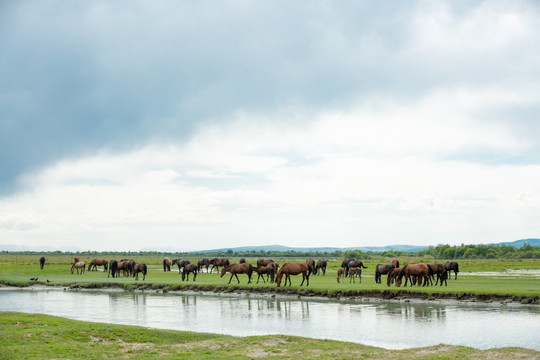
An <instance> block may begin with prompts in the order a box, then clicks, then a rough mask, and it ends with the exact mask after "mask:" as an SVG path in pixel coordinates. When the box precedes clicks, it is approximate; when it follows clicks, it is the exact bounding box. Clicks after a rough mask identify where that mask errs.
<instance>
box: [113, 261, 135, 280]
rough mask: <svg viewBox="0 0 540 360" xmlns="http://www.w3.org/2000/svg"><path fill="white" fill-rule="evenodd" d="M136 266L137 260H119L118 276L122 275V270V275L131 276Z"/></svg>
mask: <svg viewBox="0 0 540 360" xmlns="http://www.w3.org/2000/svg"><path fill="white" fill-rule="evenodd" d="M134 268H135V260H128V259H123V260H120V261H119V262H118V270H117V273H116V277H118V276H119V275H120V271H122V276H124V277H125V276H128V277H129V276H131V273H132V272H133V269H134Z"/></svg>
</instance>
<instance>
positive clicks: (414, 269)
mask: <svg viewBox="0 0 540 360" xmlns="http://www.w3.org/2000/svg"><path fill="white" fill-rule="evenodd" d="M432 272H433V270H431V269H430V266H429V265H428V264H414V265H405V266H404V267H402V268H401V270H400V271H399V274H398V276H397V280H396V286H397V287H399V286H401V281H402V279H403V277H404V276H405V285H404V286H407V283H408V282H409V281H410V282H411V286H412V285H413V279H412V278H413V277H416V278H417V279H418V286H420V285H421V284H422V279H424V285H423V286H427V285H429V274H430V273H432Z"/></svg>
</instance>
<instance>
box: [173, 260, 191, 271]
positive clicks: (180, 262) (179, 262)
mask: <svg viewBox="0 0 540 360" xmlns="http://www.w3.org/2000/svg"><path fill="white" fill-rule="evenodd" d="M187 264H189V260H182V259H174V260H173V261H172V265H177V266H178V275H180V274H181V273H182V268H183V267H184V266H186V265H187Z"/></svg>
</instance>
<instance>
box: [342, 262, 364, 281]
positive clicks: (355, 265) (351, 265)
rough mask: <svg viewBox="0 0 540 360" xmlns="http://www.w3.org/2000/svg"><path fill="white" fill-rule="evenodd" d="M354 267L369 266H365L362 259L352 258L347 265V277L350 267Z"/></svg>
mask: <svg viewBox="0 0 540 360" xmlns="http://www.w3.org/2000/svg"><path fill="white" fill-rule="evenodd" d="M353 267H358V268H364V269H367V266H364V264H363V263H362V261H360V260H351V261H349V263H348V264H347V267H346V268H345V277H347V275H348V274H349V271H350V269H351V268H353Z"/></svg>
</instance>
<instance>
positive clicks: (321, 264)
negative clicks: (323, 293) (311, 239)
mask: <svg viewBox="0 0 540 360" xmlns="http://www.w3.org/2000/svg"><path fill="white" fill-rule="evenodd" d="M326 265H327V262H326V260H323V259H321V260H319V261H317V265H315V272H314V274H315V275H318V273H319V270H321V271H322V274H323V276H324V275H326Z"/></svg>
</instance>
